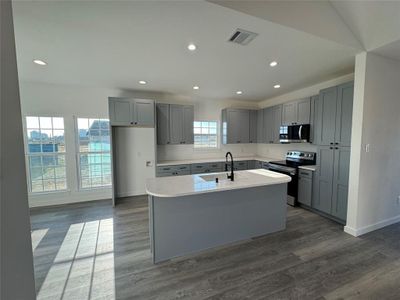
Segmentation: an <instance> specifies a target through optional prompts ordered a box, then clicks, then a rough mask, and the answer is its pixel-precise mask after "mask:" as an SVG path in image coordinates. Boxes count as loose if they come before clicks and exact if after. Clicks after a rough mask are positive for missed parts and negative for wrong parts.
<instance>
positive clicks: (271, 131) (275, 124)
mask: <svg viewBox="0 0 400 300" xmlns="http://www.w3.org/2000/svg"><path fill="white" fill-rule="evenodd" d="M282 107H283V106H282V105H276V106H272V107H267V108H264V114H263V118H264V141H265V142H266V143H269V144H272V143H279V129H280V127H281V125H282Z"/></svg>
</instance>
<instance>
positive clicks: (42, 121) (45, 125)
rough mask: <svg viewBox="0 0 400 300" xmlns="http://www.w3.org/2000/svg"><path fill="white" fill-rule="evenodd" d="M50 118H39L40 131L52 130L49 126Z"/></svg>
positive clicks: (50, 125)
mask: <svg viewBox="0 0 400 300" xmlns="http://www.w3.org/2000/svg"><path fill="white" fill-rule="evenodd" d="M51 123H52V122H51V118H49V117H40V128H42V129H52V128H53V126H52V124H51Z"/></svg>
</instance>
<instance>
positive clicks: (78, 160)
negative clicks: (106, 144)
mask: <svg viewBox="0 0 400 300" xmlns="http://www.w3.org/2000/svg"><path fill="white" fill-rule="evenodd" d="M78 119H96V120H108V121H109V127H108V128H109V129H108V130H109V132H110V151H98V152H80V140H79V126H78ZM74 127H75V130H74V133H75V136H74V138H75V160H76V171H77V179H78V183H77V184H78V190H79V191H91V190H102V189H111V188H112V184H113V180H112V176H113V175H112V161H110V168H111V184H109V185H101V186H91V187H82V178H81V157H80V156H81V154H90V153H93V154H110V160H112V149H111V142H112V140H111V130H112V128H111V121H110V119H109V118H101V117H97V116H96V117H93V116H91V117H88V116H74Z"/></svg>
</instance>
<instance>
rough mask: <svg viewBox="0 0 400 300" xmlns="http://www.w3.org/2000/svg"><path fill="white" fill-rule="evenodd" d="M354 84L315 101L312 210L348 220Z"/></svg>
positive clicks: (335, 88)
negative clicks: (315, 154) (315, 159)
mask: <svg viewBox="0 0 400 300" xmlns="http://www.w3.org/2000/svg"><path fill="white" fill-rule="evenodd" d="M352 111H353V82H349V83H345V84H342V85H339V86H337V87H332V88H328V89H324V90H322V91H321V92H320V95H319V97H318V99H317V100H316V101H315V124H316V125H315V134H314V143H315V144H317V145H318V146H319V147H318V153H317V165H318V170H317V172H316V173H315V177H314V188H313V203H312V207H313V208H315V209H317V210H320V211H322V212H325V213H327V214H330V215H332V216H333V217H335V218H337V219H340V220H346V215H347V193H348V180H349V165H350V147H349V146H350V138H351V121H352V120H351V117H352Z"/></svg>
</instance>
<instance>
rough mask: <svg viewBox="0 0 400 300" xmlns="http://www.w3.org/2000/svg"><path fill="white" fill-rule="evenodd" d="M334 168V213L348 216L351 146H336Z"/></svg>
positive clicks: (342, 216) (341, 216) (338, 215)
mask: <svg viewBox="0 0 400 300" xmlns="http://www.w3.org/2000/svg"><path fill="white" fill-rule="evenodd" d="M334 151H335V161H334V168H333V192H332V212H331V213H332V215H333V216H335V217H336V218H338V219H341V220H346V218H347V194H348V190H349V165H350V147H335V150H334Z"/></svg>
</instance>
